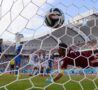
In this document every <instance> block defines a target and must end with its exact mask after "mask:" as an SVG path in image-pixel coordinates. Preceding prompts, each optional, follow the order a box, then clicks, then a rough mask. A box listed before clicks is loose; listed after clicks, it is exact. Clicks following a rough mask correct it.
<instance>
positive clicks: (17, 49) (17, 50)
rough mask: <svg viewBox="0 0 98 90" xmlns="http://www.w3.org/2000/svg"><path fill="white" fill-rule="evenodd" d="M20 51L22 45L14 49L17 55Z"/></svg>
mask: <svg viewBox="0 0 98 90" xmlns="http://www.w3.org/2000/svg"><path fill="white" fill-rule="evenodd" d="M21 49H22V45H19V46H18V47H17V48H16V53H17V54H19V53H20V51H21Z"/></svg>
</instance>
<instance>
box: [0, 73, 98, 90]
mask: <svg viewBox="0 0 98 90" xmlns="http://www.w3.org/2000/svg"><path fill="white" fill-rule="evenodd" d="M95 77H96V75H87V78H86V79H84V75H71V76H70V77H69V76H68V75H65V76H63V77H62V78H61V79H59V80H58V81H57V82H56V83H52V84H49V83H46V79H47V78H49V76H45V77H43V76H36V77H35V76H28V75H23V74H21V75H20V77H19V80H18V81H15V80H16V79H17V76H15V75H10V74H3V75H1V76H0V87H1V86H4V85H7V86H6V88H7V89H8V90H26V89H27V88H31V89H30V90H44V88H45V90H64V88H63V87H62V84H64V87H65V88H66V90H82V89H81V86H80V84H79V83H78V82H77V81H79V80H83V81H81V82H80V83H81V85H82V87H83V89H84V90H94V88H95V85H94V83H93V82H92V80H93V79H94V78H95ZM29 78H31V82H30V81H29ZM89 79H90V80H89ZM12 81H15V82H13V83H11V82H12ZM9 83H11V84H9ZM31 83H33V86H32V84H31ZM95 83H96V86H97V87H98V79H96V80H95ZM47 85H48V87H46V86H47ZM40 88H43V89H40ZM0 90H5V89H4V88H3V87H2V88H0Z"/></svg>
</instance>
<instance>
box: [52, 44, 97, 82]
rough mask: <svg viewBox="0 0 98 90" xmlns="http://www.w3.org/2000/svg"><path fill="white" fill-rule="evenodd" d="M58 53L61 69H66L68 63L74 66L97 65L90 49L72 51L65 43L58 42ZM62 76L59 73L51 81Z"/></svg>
mask: <svg viewBox="0 0 98 90" xmlns="http://www.w3.org/2000/svg"><path fill="white" fill-rule="evenodd" d="M58 53H59V55H60V57H62V59H61V60H60V63H61V62H62V64H61V69H67V66H68V65H73V66H75V67H81V68H85V67H90V66H92V67H98V62H97V60H96V59H95V56H94V55H93V51H92V50H87V51H73V50H71V48H69V50H68V47H67V45H66V44H64V43H60V44H59V49H58ZM62 76H63V73H59V74H58V75H57V76H56V77H55V78H54V79H53V81H57V80H58V79H60V78H61V77H62Z"/></svg>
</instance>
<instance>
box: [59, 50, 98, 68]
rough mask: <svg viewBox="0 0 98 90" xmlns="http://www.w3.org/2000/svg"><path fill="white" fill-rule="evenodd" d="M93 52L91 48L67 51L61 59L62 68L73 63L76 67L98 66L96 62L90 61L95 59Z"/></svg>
mask: <svg viewBox="0 0 98 90" xmlns="http://www.w3.org/2000/svg"><path fill="white" fill-rule="evenodd" d="M92 53H93V52H92V51H91V50H88V51H81V52H79V51H77V52H71V51H69V52H68V54H67V56H66V57H65V58H64V59H63V60H62V61H63V64H62V66H61V67H62V68H63V69H65V68H67V65H74V66H76V67H82V68H85V67H90V66H92V67H98V62H96V63H93V64H92V62H91V61H93V60H95V57H94V55H93V54H92Z"/></svg>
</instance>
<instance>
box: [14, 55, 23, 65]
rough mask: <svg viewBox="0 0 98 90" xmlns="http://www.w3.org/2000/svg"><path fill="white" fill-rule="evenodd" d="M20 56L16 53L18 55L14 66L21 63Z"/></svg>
mask: <svg viewBox="0 0 98 90" xmlns="http://www.w3.org/2000/svg"><path fill="white" fill-rule="evenodd" d="M21 58H22V57H21V55H18V56H17V57H16V58H15V64H16V66H17V65H20V64H21Z"/></svg>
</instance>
